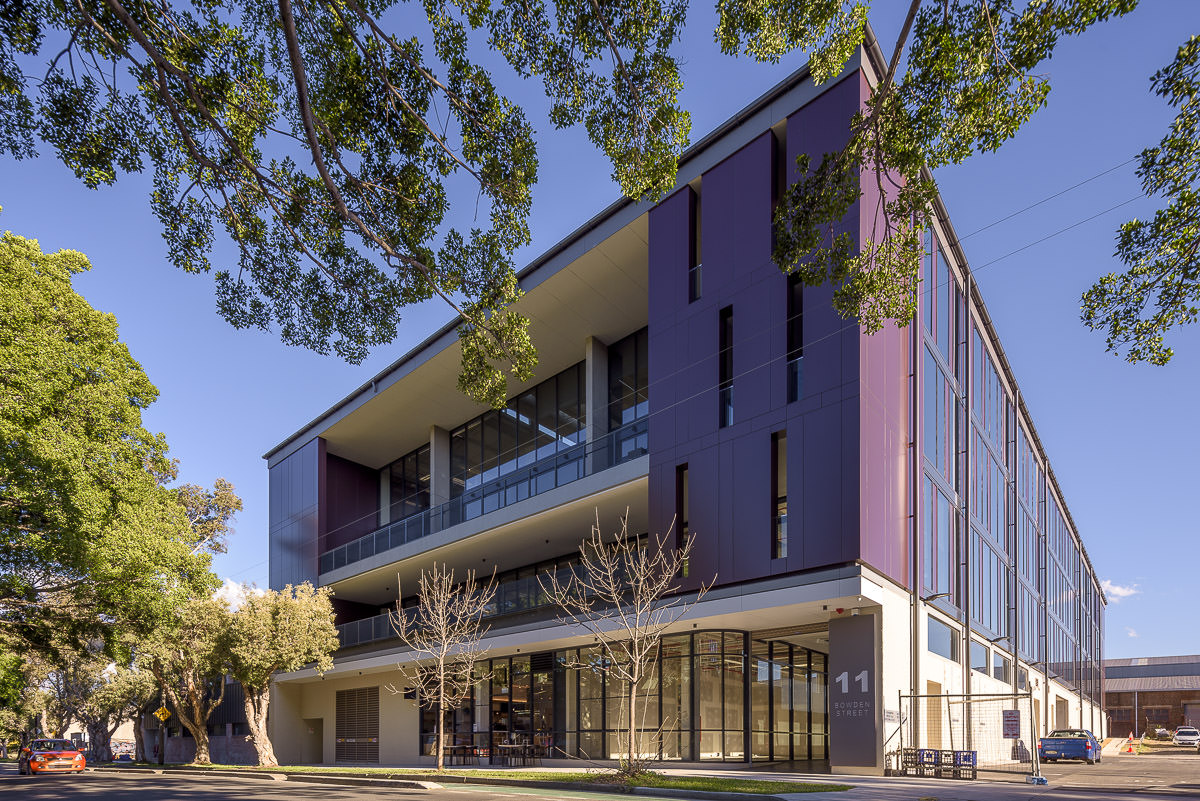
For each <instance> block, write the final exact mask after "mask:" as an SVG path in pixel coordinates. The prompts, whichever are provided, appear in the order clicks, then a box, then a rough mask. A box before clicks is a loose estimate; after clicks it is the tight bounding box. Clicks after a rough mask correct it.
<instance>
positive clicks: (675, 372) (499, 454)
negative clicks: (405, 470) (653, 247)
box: [234, 159, 1145, 575]
mask: <svg viewBox="0 0 1200 801" xmlns="http://www.w3.org/2000/svg"><path fill="white" fill-rule="evenodd" d="M1134 160H1135V159H1129V160H1127V161H1125V162H1122V163H1121V164H1118V165H1116V166H1114V167H1110V168H1108V169H1107V170H1104V171H1103V172H1100V173H1097V174H1096V175H1093V176H1092V177H1090V178H1086V179H1084V180H1083V181H1080V182H1079V183H1076V184H1074V185H1072V186H1070V187H1067V188H1066V189H1062V190H1060V191H1058V192H1056V193H1054V194H1052V195H1049V196H1047V197H1045V198H1043V199H1041V200H1039V201H1037V202H1036V203H1033V204H1031V205H1029V206H1026V207H1025V208H1024V209H1020V210H1018V211H1015V212H1013V213H1012V214H1009V215H1008V216H1006V217H1003V218H1001V219H999V220H996V221H995V222H992V223H989V224H988V225H986V226H984V227H983V228H979V229H977V230H975V231H973V232H972V233H971V234H967V236H966V237H961V238H960V239H959V242H961V241H962V240H963V239H966V238H967V237H969V236H972V235H974V234H976V233H979V232H981V231H984V230H986V229H988V228H991V227H993V226H995V225H998V224H999V223H1001V222H1004V221H1006V220H1009V219H1012V218H1013V217H1015V216H1017V215H1019V214H1021V213H1023V212H1025V211H1028V210H1029V209H1032V208H1035V207H1037V206H1039V205H1041V204H1043V203H1045V202H1047V201H1049V200H1052V199H1054V198H1056V197H1059V196H1061V195H1063V194H1065V193H1067V192H1070V191H1071V190H1073V189H1076V188H1078V187H1080V186H1083V185H1084V184H1087V183H1088V182H1090V181H1093V180H1095V179H1096V178H1099V177H1102V176H1104V175H1107V174H1108V173H1111V172H1113V171H1114V170H1117V169H1120V168H1121V167H1123V166H1125V165H1126V164H1129V163H1130V162H1132V161H1134ZM1142 197H1145V196H1144V195H1142V194H1138V195H1135V196H1134V197H1131V198H1129V199H1128V200H1124V201H1122V202H1121V203H1118V204H1116V205H1115V206H1110V207H1109V208H1107V209H1104V210H1103V211H1099V212H1096V213H1095V214H1092V215H1091V216H1089V217H1086V218H1084V219H1082V220H1079V221H1077V222H1074V223H1071V224H1070V225H1068V226H1065V227H1063V228H1060V229H1059V230H1057V231H1055V232H1053V233H1051V234H1047V235H1046V236H1043V237H1041V238H1040V239H1037V240H1035V241H1033V242H1030V243H1028V244H1026V245H1022V246H1021V247H1019V248H1017V249H1015V250H1012V251H1009V252H1008V253H1005V254H1004V255H1002V256H998V257H996V258H994V259H992V260H990V261H988V262H985V263H984V264H981V265H979V266H978V267H971V268H969V269H970V272H971V274H972V275H975V274H977V273H978V272H980V271H982V270H984V269H986V268H987V267H989V266H991V265H994V264H996V263H998V262H1000V261H1003V260H1004V259H1007V258H1009V257H1010V256H1014V255H1016V254H1018V253H1021V252H1022V251H1025V250H1028V249H1029V248H1031V247H1034V246H1036V245H1040V244H1042V243H1043V242H1046V241H1047V240H1050V239H1053V238H1054V237H1056V236H1060V235H1062V234H1064V233H1066V232H1068V231H1070V230H1072V229H1074V228H1077V227H1079V226H1080V225H1083V224H1084V223H1087V222H1090V221H1092V220H1094V219H1096V218H1097V217H1101V216H1103V215H1105V214H1108V213H1109V212H1112V211H1115V210H1116V209H1119V208H1121V207H1122V206H1126V205H1128V204H1130V203H1132V202H1133V201H1135V200H1138V199H1139V198H1142ZM947 283H948V282H946V283H937V284H934V286H933V288H934V289H939V288H941V287H943V286H946V285H947ZM910 324H911V323H910ZM857 327H858V322H857V321H851V322H849V323H847V324H846V325H843V326H842V327H840V328H837V329H835V330H833V331H830V332H829V333H827V334H825V335H824V336H821V337H818V338H816V339H813V340H808V341H806V342H805V343H804V346H805V347H806V348H808V347H811V346H813V345H816V344H819V343H821V342H823V341H825V340H827V339H830V338H832V337H835V336H838V335H840V334H842V333H844V332H845V331H847V330H849V329H851V328H857ZM773 333H774V331H773V330H772V329H770V328H764V329H763V330H761V331H759V332H758V333H756V334H754V335H752V336H751V337H748V338H746V339H744V340H742V342H743V343H747V342H750V341H752V340H754V339H757V338H759V337H763V336H769V335H771V334H773ZM714 357H715V355H714V356H703V357H700V358H698V359H695V360H693V361H691V362H689V363H686V364H683V365H680V366H677V367H676V368H675V369H674V370H672V371H671V372H669V373H667V374H665V375H662V376H660V377H658V378H656V379H655V380H654V381H652V382H651V383H650V384H648V385H647V387H646V394H647V397H648V396H649V394H650V390H651V388H652V387H653V386H654V385H655V384H661V383H663V382H665V381H667V380H669V379H672V378H674V377H675V376H677V375H679V374H680V373H682V372H684V371H685V370H690V369H692V368H693V367H695V366H696V365H698V364H700V363H701V362H703V361H706V360H708V359H710V358H714ZM787 360H788V359H787V354H783V355H781V356H775V357H772V358H770V359H768V360H767V361H765V362H762V363H760V364H757V365H754V366H752V367H750V368H748V369H746V370H743V371H741V372H740V373H738V374H737V375H735V376H734V377H733V378H734V379H735V380H736V379H738V378H742V377H744V376H747V375H749V374H750V373H753V372H756V371H758V370H762V369H764V368H768V367H770V366H771V365H772V364H775V363H777V362H786V361H787ZM719 384H720V382H719V381H718V382H716V383H714V384H712V385H711V386H708V385H706V386H704V387H702V388H700V389H699V390H697V391H696V392H694V393H692V394H691V395H689V396H687V397H685V398H680V399H677V400H676V401H674V402H673V403H671V404H669V405H667V406H666V407H664V408H660V409H656V410H654V411H653V412H650V413H649V414H647V416H646V418H645V419H647V420H648V419H649V418H650V417H653V416H654V415H657V414H663V413H665V412H668V411H671V410H673V409H675V408H676V407H678V406H680V405H682V404H684V403H687V402H690V401H692V400H695V399H696V398H698V397H701V396H702V395H704V394H706V393H708V392H710V391H712V390H713V389H715V388H717V386H718V385H719ZM590 434H591V432H589V435H590ZM581 444H582V443H581ZM517 451H518V446H514V447H512V448H509V449H505V451H504V452H499V451H498V452H497V454H496V458H497V461H499V460H500V459H502V458H508V457H511V456H514V455H516V454H517ZM514 471H515V468H514ZM373 514H375V512H369V513H367V514H364V515H362V516H361V517H359V518H356V519H354V520H350V521H347V522H345V523H343V524H342V525H341V526H339V527H338V528H337V529H334V530H333V531H328V532H326V533H325V534H324V535H322V539H325V538H328V537H329V536H331V535H333V534H335V533H337V532H338V531H341V530H343V529H345V528H346V527H348V526H351V525H354V524H355V523H361V522H363V521H365V520H366V519H367V518H368V517H370V516H371V515H373ZM363 536H366V535H365V534H364V535H363ZM234 575H237V574H234Z"/></svg>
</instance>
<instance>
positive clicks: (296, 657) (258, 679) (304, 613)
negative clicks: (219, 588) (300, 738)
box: [229, 582, 338, 766]
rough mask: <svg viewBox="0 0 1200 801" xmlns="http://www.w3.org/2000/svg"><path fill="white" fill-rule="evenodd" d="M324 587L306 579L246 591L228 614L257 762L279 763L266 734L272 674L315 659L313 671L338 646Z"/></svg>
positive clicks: (328, 662) (324, 665)
mask: <svg viewBox="0 0 1200 801" xmlns="http://www.w3.org/2000/svg"><path fill="white" fill-rule="evenodd" d="M332 594H333V593H332V591H331V590H330V589H329V588H328V587H322V588H321V589H313V587H312V585H311V584H309V583H307V582H305V583H304V584H301V585H299V586H298V587H293V586H291V585H290V584H289V585H288V586H286V587H284V588H283V589H282V590H280V591H278V592H276V591H275V590H268V591H266V592H262V593H253V592H250V593H246V595H245V600H244V601H243V602H242V605H241V607H239V608H238V609H237V610H236V611H234V613H233V618H232V620H231V621H230V622H231V625H230V630H229V672H230V673H231V674H232V675H233V677H234V678H235V679H237V680H238V681H239V682H241V685H242V689H243V690H245V697H246V721H247V723H248V725H249V727H250V739H251V741H252V742H253V743H254V750H255V751H256V752H257V753H258V764H259V765H262V766H268V765H278V764H279V762H278V761H277V760H276V759H275V750H274V748H272V746H271V739H270V737H269V736H268V734H267V708H268V705H269V703H270V699H271V675H272V674H273V673H276V672H278V671H293V670H299V669H300V668H301V667H303V666H304V665H306V664H309V663H314V667H315V668H316V670H317V672H318V673H324V672H325V671H326V670H329V668H331V667H332V666H333V652H334V651H336V650H337V647H338V636H337V628H336V627H335V626H334V625H333V606H332V604H331V603H330V601H329V599H330V596H332Z"/></svg>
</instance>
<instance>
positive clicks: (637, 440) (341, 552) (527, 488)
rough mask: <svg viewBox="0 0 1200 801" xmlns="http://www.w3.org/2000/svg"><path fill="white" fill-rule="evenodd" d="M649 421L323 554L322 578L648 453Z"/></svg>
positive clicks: (640, 422) (575, 449) (472, 491)
mask: <svg viewBox="0 0 1200 801" xmlns="http://www.w3.org/2000/svg"><path fill="white" fill-rule="evenodd" d="M648 431H649V427H648V421H647V420H646V419H645V418H643V419H641V420H635V421H634V422H632V423H629V424H628V425H625V426H622V427H621V428H618V429H616V430H615V431H611V432H609V433H608V434H606V435H604V436H603V437H601V438H600V439H598V440H596V441H594V442H586V443H581V444H580V445H578V446H576V447H574V448H572V449H570V450H567V451H563V452H560V453H557V454H555V455H553V456H550V457H547V458H546V459H542V460H541V461H539V462H535V463H533V464H531V465H529V466H528V467H524V468H521V469H519V470H514V471H512V472H511V473H508V474H507V475H504V476H501V477H500V478H497V479H495V480H494V481H490V482H488V483H487V484H484V485H482V486H479V487H474V488H472V489H470V490H467V491H465V492H464V493H463V494H462V495H460V496H459V497H457V498H455V499H454V500H451V501H448V502H447V503H443V504H441V505H440V506H435V507H433V508H431V509H427V510H425V511H423V512H418V513H417V514H414V515H410V516H409V517H406V518H404V519H403V520H397V521H396V522H394V523H390V524H388V525H386V526H383V527H382V528H380V529H377V530H375V531H373V532H371V533H370V534H367V535H365V536H363V537H359V538H358V539H356V540H354V541H352V542H348V543H346V544H345V545H341V546H339V547H337V548H334V549H332V550H329V551H326V552H325V553H323V554H321V557H320V559H319V560H318V564H317V569H318V572H320V573H328V572H330V571H332V570H337V569H338V568H341V567H345V566H346V565H351V564H354V563H355V562H359V561H361V560H363V559H367V558H369V557H371V556H374V555H375V554H377V553H383V552H385V551H390V550H392V549H393V548H399V547H400V546H402V545H406V544H408V543H410V542H415V541H416V540H419V539H421V538H423V537H428V536H429V535H430V534H434V533H436V532H438V531H443V530H445V529H447V528H450V527H451V526H454V525H457V524H459V523H463V522H465V521H467V520H473V519H475V518H477V517H481V516H483V515H485V514H488V513H489V512H494V511H496V510H497V509H503V508H504V507H506V506H510V505H512V504H514V503H517V502H519V501H523V500H525V499H526V498H531V497H533V496H535V495H540V494H541V493H543V492H547V491H549V490H552V489H555V488H557V487H561V486H564V485H566V484H570V483H571V482H572V481H577V480H579V479H581V478H583V477H585V476H589V475H593V474H595V473H599V472H600V471H602V470H607V469H608V468H610V467H615V466H617V465H619V464H622V463H623V462H628V461H631V460H633V459H636V458H638V457H639V456H644V455H646V453H647V452H648V439H649V434H648Z"/></svg>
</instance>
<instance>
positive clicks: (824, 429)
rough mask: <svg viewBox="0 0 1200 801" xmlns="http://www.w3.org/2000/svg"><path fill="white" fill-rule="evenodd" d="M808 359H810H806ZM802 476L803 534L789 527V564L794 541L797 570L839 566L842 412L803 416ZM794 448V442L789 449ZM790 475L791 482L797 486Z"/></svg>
mask: <svg viewBox="0 0 1200 801" xmlns="http://www.w3.org/2000/svg"><path fill="white" fill-rule="evenodd" d="M805 358H807V357H805ZM802 430H803V439H802V442H803V443H804V448H803V457H802V458H803V465H804V467H803V477H804V482H803V484H802V485H801V489H800V492H798V493H795V495H796V497H798V498H799V499H800V509H799V512H800V518H801V520H802V521H803V523H802V528H803V534H802V537H801V538H800V539H799V541H796V539H795V535H794V534H793V532H792V531H791V529H790V528H789V530H788V539H789V543H788V546H789V559H788V561H789V562H792V561H793V560H792V559H791V558H790V557H791V548H792V542H795V544H796V545H797V546H799V547H797V548H796V551H797V552H798V554H799V556H800V563H799V564H797V565H795V567H796V568H798V569H804V568H811V567H820V566H822V565H831V564H837V563H839V562H841V561H842V548H841V540H842V539H843V538H844V537H845V536H847V532H846V530H845V529H846V521H845V520H844V519H843V515H842V500H841V499H842V493H843V487H842V462H843V459H844V457H845V455H846V454H845V453H844V451H843V448H842V442H841V438H842V436H841V435H842V410H841V409H840V408H839V407H837V406H827V407H824V408H822V409H819V410H817V411H815V412H811V413H809V414H806V415H804V417H803V420H802ZM791 447H792V443H791V439H790V438H789V440H788V448H789V449H790V448H791ZM791 478H792V477H791V476H790V475H789V476H788V483H789V484H790V485H792V486H794V484H793V482H792V481H791ZM792 493H793V491H792V489H791V488H790V487H789V489H788V523H789V524H790V523H791V518H792V513H791V506H792V503H791V500H792V497H793V494H792Z"/></svg>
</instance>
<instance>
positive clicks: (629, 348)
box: [608, 328, 650, 431]
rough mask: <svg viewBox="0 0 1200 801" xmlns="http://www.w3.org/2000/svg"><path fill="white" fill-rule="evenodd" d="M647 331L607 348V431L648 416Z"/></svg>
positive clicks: (643, 330)
mask: <svg viewBox="0 0 1200 801" xmlns="http://www.w3.org/2000/svg"><path fill="white" fill-rule="evenodd" d="M647 340H648V335H647V329H645V328H643V329H642V330H640V331H635V332H633V333H632V334H630V335H629V336H627V337H625V338H624V339H622V340H620V341H618V342H614V343H613V344H612V345H610V346H609V347H608V430H609V431H616V430H617V429H618V428H620V427H621V426H623V425H627V424H629V423H632V422H634V421H635V420H641V419H642V418H643V417H645V416H646V415H647V414H649V413H650V393H649V386H650V369H649V358H648V354H647Z"/></svg>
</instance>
